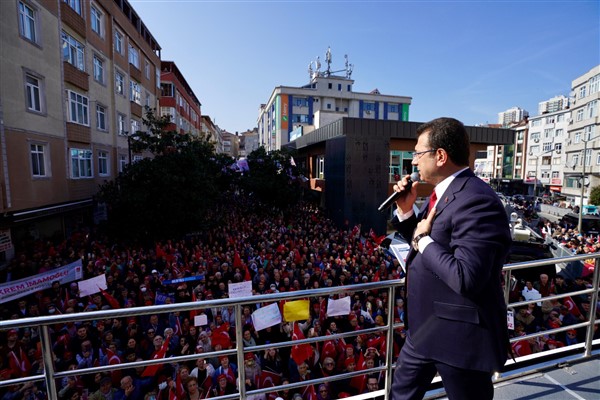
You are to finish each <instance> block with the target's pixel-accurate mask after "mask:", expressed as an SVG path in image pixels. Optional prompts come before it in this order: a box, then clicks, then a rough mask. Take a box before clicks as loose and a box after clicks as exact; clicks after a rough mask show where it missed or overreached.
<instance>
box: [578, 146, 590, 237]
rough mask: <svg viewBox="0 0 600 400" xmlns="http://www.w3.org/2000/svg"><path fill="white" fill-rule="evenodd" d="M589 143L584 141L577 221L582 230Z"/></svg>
mask: <svg viewBox="0 0 600 400" xmlns="http://www.w3.org/2000/svg"><path fill="white" fill-rule="evenodd" d="M587 144H588V141H587V140H584V141H583V157H582V159H583V164H582V166H581V198H580V199H579V221H578V223H577V230H578V231H579V232H581V223H582V219H583V218H582V217H583V196H584V195H585V157H586V155H587Z"/></svg>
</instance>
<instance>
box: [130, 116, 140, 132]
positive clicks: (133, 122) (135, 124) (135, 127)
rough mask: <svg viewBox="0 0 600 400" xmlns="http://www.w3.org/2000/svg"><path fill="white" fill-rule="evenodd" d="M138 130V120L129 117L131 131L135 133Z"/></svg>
mask: <svg viewBox="0 0 600 400" xmlns="http://www.w3.org/2000/svg"><path fill="white" fill-rule="evenodd" d="M139 130H140V121H138V120H135V119H133V118H131V131H130V132H131V133H136V132H137V131H139Z"/></svg>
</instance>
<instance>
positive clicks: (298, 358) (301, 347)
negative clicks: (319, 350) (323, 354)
mask: <svg viewBox="0 0 600 400" xmlns="http://www.w3.org/2000/svg"><path fill="white" fill-rule="evenodd" d="M302 339H305V337H304V333H302V330H301V329H300V327H299V326H298V324H297V323H295V322H294V332H293V333H292V341H296V340H302ZM312 354H313V349H312V347H311V345H310V344H308V343H304V344H298V345H296V346H292V359H293V360H294V361H295V362H296V364H298V365H300V364H302V363H303V362H304V361H306V360H308V359H309V358H310V357H311V356H312Z"/></svg>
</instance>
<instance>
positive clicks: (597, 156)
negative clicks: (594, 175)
mask: <svg viewBox="0 0 600 400" xmlns="http://www.w3.org/2000/svg"><path fill="white" fill-rule="evenodd" d="M596 165H600V151H599V152H598V153H597V154H596Z"/></svg>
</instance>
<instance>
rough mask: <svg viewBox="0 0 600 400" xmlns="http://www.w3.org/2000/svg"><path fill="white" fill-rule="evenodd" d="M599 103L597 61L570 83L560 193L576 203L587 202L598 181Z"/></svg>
mask: <svg viewBox="0 0 600 400" xmlns="http://www.w3.org/2000/svg"><path fill="white" fill-rule="evenodd" d="M599 104H600V65H597V66H595V67H594V68H592V69H590V70H589V71H588V72H586V73H585V74H583V75H581V76H580V77H578V78H576V79H575V80H573V82H572V84H571V105H570V106H571V116H570V118H569V120H568V124H567V128H566V130H567V137H566V140H565V146H564V150H565V153H566V167H565V171H564V185H563V194H565V195H566V196H567V200H570V201H571V202H573V203H574V204H577V205H579V204H587V197H588V196H589V193H590V189H591V188H593V187H594V186H597V185H600V128H599V127H598V125H600V118H599V116H598V114H599V110H598V107H599ZM582 177H583V179H582ZM582 183H584V186H582Z"/></svg>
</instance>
